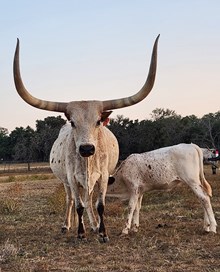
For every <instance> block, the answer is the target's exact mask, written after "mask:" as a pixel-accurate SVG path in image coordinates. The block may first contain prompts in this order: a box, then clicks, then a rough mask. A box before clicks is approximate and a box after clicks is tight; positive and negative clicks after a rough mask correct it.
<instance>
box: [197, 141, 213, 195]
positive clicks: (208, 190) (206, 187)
mask: <svg viewBox="0 0 220 272" xmlns="http://www.w3.org/2000/svg"><path fill="white" fill-rule="evenodd" d="M193 146H194V147H195V149H196V150H197V152H198V156H199V169H200V171H199V176H200V181H201V186H202V188H203V189H204V191H205V192H206V193H207V194H208V195H209V196H210V197H211V196H212V187H211V185H210V184H209V183H208V181H207V180H206V179H205V175H204V169H203V153H202V150H201V149H200V147H199V146H197V145H195V144H193Z"/></svg>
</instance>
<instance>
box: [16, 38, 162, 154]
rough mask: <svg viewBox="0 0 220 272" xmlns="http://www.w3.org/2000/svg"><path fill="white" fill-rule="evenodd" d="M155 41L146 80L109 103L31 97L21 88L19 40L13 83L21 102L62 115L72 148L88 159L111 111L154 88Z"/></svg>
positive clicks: (137, 98)
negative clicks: (70, 135) (60, 100)
mask: <svg viewBox="0 0 220 272" xmlns="http://www.w3.org/2000/svg"><path fill="white" fill-rule="evenodd" d="M158 39H159V36H158V37H157V38H156V40H155V43H154V47H153V52H152V56H151V64H150V69H149V72H148V77H147V80H146V82H145V84H144V86H143V87H142V88H141V90H140V91H139V92H137V93H136V94H134V95H132V96H130V97H125V98H120V99H113V100H105V101H73V102H69V103H67V102H52V101H45V100H41V99H38V98H36V97H34V96H32V95H31V94H30V93H29V92H28V91H27V90H26V88H25V86H24V84H23V82H22V78H21V74H20V66H19V40H17V46H16V50H15V55H14V66H13V69H14V82H15V86H16V89H17V92H18V94H19V95H20V96H21V97H22V99H23V100H24V101H25V102H27V103H28V104H30V105H31V106H33V107H36V108H39V109H43V110H49V111H55V112H63V113H65V115H66V117H67V119H68V120H69V121H70V123H71V126H72V130H73V133H72V134H73V135H74V139H75V142H76V147H77V150H78V151H79V153H80V154H81V156H83V157H88V156H91V155H93V154H94V153H95V149H96V142H97V139H98V137H99V128H100V126H102V125H103V122H105V121H106V119H107V118H108V116H109V114H111V110H113V109H118V108H124V107H128V106H131V105H134V104H136V103H138V102H140V101H141V100H143V99H144V98H145V97H146V96H147V95H148V94H149V93H150V91H151V89H152V88H153V85H154V81H155V76H156V68H157V44H158Z"/></svg>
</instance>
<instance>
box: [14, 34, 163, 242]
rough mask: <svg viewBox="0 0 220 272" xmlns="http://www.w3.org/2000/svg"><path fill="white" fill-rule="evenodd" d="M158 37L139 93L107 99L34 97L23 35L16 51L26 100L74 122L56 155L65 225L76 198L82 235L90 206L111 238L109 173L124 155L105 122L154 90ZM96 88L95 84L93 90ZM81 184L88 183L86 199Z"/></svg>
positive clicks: (54, 161) (63, 132) (52, 160)
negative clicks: (22, 54) (26, 77)
mask: <svg viewBox="0 0 220 272" xmlns="http://www.w3.org/2000/svg"><path fill="white" fill-rule="evenodd" d="M158 38H159V36H158V37H157V39H156V41H155V44H154V47H153V52H152V57H151V64H150V69H149V73H148V77H147V80H146V82H145V84H144V86H143V87H142V88H141V90H140V91H139V92H137V93H136V94H134V95H132V96H130V97H125V98H121V99H114V100H106V101H73V102H69V103H67V102H52V101H45V100H41V99H38V98H36V97H33V96H32V95H31V94H30V93H29V92H28V91H27V90H26V88H25V86H24V84H23V82H22V78H21V75H20V68H19V40H18V42H17V47H16V51H15V56H14V81H15V86H16V89H17V92H18V94H19V95H20V96H21V97H22V99H24V101H25V102H27V103H28V104H30V105H31V106H34V107H36V108H39V109H43V110H49V111H55V112H63V113H65V115H66V117H67V119H68V120H69V121H70V124H67V125H65V126H64V127H63V128H62V129H61V131H60V134H59V136H58V138H57V140H56V141H55V143H54V145H53V147H52V150H51V155H50V164H51V168H52V170H53V172H54V174H55V175H56V176H57V178H59V179H60V180H61V181H62V182H63V183H64V187H65V190H66V199H67V201H66V205H67V208H66V219H65V222H64V226H63V229H66V230H69V228H70V222H71V220H70V218H71V211H72V207H73V202H74V201H75V207H76V211H77V213H78V238H80V239H82V238H84V237H85V227H84V223H83V211H84V208H86V209H87V212H88V215H89V219H90V224H91V226H92V228H93V229H94V230H96V229H97V228H98V231H99V236H100V240H101V241H103V242H106V241H108V236H107V232H106V229H105V225H104V219H103V216H104V207H105V196H106V191H107V185H108V178H109V175H110V174H112V173H113V171H114V168H115V166H116V164H117V161H118V153H119V150H118V143H117V140H116V138H115V136H114V135H113V134H112V133H111V132H110V130H108V129H107V128H106V127H104V125H103V123H105V122H106V121H107V119H108V116H109V115H110V114H111V111H110V110H113V109H118V108H124V107H128V106H131V105H134V104H136V103H138V102H140V101H142V100H143V99H144V98H145V97H146V96H147V95H148V94H149V93H150V91H151V90H152V88H153V85H154V81H155V76H156V67H157V44H158ZM89 91H90V90H89ZM95 184H97V185H98V199H97V211H98V215H99V224H97V222H96V218H95V216H94V213H93V209H92V194H93V190H94V186H95ZM80 187H82V188H83V191H84V192H83V195H84V198H83V199H82V196H81V193H80Z"/></svg>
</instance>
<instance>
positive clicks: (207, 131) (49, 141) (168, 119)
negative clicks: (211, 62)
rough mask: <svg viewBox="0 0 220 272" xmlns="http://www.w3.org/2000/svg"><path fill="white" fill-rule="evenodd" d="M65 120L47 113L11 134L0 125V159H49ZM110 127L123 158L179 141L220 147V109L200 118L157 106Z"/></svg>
mask: <svg viewBox="0 0 220 272" xmlns="http://www.w3.org/2000/svg"><path fill="white" fill-rule="evenodd" d="M65 123H66V120H64V119H63V118H62V117H61V116H58V117H47V118H45V119H44V120H37V121H36V129H35V130H34V129H32V128H31V127H29V126H27V127H26V128H23V127H16V128H15V130H13V131H12V132H11V133H10V134H9V133H8V130H7V129H6V128H2V127H0V160H1V161H21V162H32V161H41V162H44V161H48V160H49V154H50V150H51V147H52V145H53V143H54V141H55V140H56V138H57V136H58V134H59V131H60V128H61V127H62V126H63V125H64V124H65ZM108 128H109V129H110V130H111V131H112V132H113V133H114V134H115V136H116V138H117V139H118V142H119V147H120V159H125V158H126V157H127V156H128V155H130V154H131V153H141V152H146V151H149V150H154V149H157V148H160V147H164V146H169V145H174V144H178V143H195V144H197V145H199V146H200V147H209V148H215V149H220V111H218V112H216V113H209V114H206V115H204V116H203V117H202V118H198V117H196V116H195V115H189V116H186V117H182V116H181V115H178V114H177V113H176V112H175V111H173V110H169V109H161V108H157V109H155V110H153V111H152V113H151V115H150V118H149V119H144V120H140V121H139V120H138V119H137V120H131V119H129V118H127V117H124V116H123V115H118V116H117V117H116V118H113V119H111V120H110V123H109V124H108Z"/></svg>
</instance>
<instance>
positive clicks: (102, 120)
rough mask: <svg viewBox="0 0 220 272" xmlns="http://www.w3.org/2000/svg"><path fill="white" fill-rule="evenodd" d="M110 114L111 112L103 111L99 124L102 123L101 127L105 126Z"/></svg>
mask: <svg viewBox="0 0 220 272" xmlns="http://www.w3.org/2000/svg"><path fill="white" fill-rule="evenodd" d="M111 113H112V111H103V112H102V114H101V122H103V126H107V124H108V122H109V118H108V117H109V115H110V114H111Z"/></svg>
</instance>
